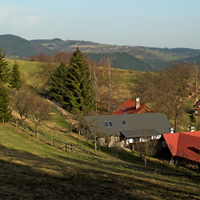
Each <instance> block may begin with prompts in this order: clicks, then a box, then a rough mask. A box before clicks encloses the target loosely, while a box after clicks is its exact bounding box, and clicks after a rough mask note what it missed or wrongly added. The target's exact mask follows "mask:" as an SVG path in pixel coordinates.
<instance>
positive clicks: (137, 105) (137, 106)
mask: <svg viewBox="0 0 200 200" xmlns="http://www.w3.org/2000/svg"><path fill="white" fill-rule="evenodd" d="M135 102H136V106H135V107H136V110H137V109H138V108H139V107H140V98H139V97H137V98H136V101H135Z"/></svg>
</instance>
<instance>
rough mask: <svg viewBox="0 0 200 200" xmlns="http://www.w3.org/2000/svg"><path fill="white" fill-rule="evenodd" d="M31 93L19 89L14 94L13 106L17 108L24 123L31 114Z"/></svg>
mask: <svg viewBox="0 0 200 200" xmlns="http://www.w3.org/2000/svg"><path fill="white" fill-rule="evenodd" d="M30 100H31V95H30V93H29V92H28V91H27V90H19V91H16V92H15V93H14V95H13V96H12V106H13V108H15V109H16V110H17V111H18V113H19V115H20V117H21V120H22V125H24V124H25V120H26V119H27V117H28V116H29V114H30V109H29V108H30Z"/></svg>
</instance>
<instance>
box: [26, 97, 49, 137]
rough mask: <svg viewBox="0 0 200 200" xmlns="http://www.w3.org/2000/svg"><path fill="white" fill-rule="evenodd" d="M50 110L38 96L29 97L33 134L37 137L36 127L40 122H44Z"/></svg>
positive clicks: (47, 103)
mask: <svg viewBox="0 0 200 200" xmlns="http://www.w3.org/2000/svg"><path fill="white" fill-rule="evenodd" d="M50 109H51V105H50V103H49V102H48V101H47V100H45V99H42V98H40V97H38V96H34V95H31V101H30V104H29V110H30V114H31V116H32V120H33V122H34V124H35V132H36V134H37V137H38V126H39V124H40V122H41V121H44V120H46V119H47V118H48V115H49V112H50Z"/></svg>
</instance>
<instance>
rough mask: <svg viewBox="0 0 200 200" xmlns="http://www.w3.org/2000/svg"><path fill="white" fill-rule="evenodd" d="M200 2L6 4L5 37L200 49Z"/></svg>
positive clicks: (49, 0)
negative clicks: (15, 36) (14, 36)
mask: <svg viewBox="0 0 200 200" xmlns="http://www.w3.org/2000/svg"><path fill="white" fill-rule="evenodd" d="M199 8H200V0H6V1H5V0H0V35H4V34H12V35H17V36H20V37H22V38H24V39H27V40H33V39H53V38H60V39H62V40H85V41H92V42H97V43H102V44H114V45H129V46H148V47H161V48H163V47H167V48H178V47H184V48H194V49H200V11H199Z"/></svg>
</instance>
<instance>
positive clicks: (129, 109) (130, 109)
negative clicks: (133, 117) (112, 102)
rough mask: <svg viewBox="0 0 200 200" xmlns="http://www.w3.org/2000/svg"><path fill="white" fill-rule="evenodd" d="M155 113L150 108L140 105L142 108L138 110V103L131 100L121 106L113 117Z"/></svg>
mask: <svg viewBox="0 0 200 200" xmlns="http://www.w3.org/2000/svg"><path fill="white" fill-rule="evenodd" d="M144 110H147V112H153V111H152V110H151V109H150V108H149V107H148V106H146V105H144V104H140V107H139V108H137V109H136V102H135V101H133V100H131V99H129V100H127V101H126V102H125V103H124V104H123V105H121V106H120V107H119V108H118V109H117V110H116V111H115V112H114V113H112V115H124V114H138V113H141V112H142V111H144Z"/></svg>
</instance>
